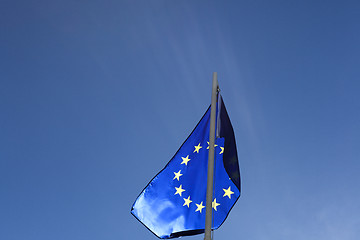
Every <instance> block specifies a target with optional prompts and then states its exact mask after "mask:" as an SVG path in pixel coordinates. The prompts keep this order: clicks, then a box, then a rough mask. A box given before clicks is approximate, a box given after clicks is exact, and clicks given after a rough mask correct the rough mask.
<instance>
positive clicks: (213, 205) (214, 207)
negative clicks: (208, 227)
mask: <svg viewBox="0 0 360 240" xmlns="http://www.w3.org/2000/svg"><path fill="white" fill-rule="evenodd" d="M219 205H220V203H217V202H216V198H214V201H213V202H212V208H213V209H215V211H217V209H216V207H217V206H219Z"/></svg>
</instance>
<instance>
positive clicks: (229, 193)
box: [223, 187, 234, 199]
mask: <svg viewBox="0 0 360 240" xmlns="http://www.w3.org/2000/svg"><path fill="white" fill-rule="evenodd" d="M223 190H224V192H225V193H224V196H223V197H225V196H228V197H229V199H231V194H234V192H233V191H231V190H230V187H229V188H228V189H225V188H223Z"/></svg>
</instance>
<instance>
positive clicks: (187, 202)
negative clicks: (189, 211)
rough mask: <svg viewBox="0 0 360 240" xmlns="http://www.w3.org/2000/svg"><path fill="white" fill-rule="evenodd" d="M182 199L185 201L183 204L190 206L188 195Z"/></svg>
mask: <svg viewBox="0 0 360 240" xmlns="http://www.w3.org/2000/svg"><path fill="white" fill-rule="evenodd" d="M184 201H185V203H184V205H183V206H185V205H186V206H187V207H188V208H189V207H190V203H191V202H192V201H191V200H190V196H189V197H188V198H184Z"/></svg>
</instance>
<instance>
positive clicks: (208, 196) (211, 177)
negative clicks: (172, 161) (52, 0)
mask: <svg viewBox="0 0 360 240" xmlns="http://www.w3.org/2000/svg"><path fill="white" fill-rule="evenodd" d="M217 89H218V81H217V73H216V72H214V73H213V84H212V95H211V113H210V134H209V135H210V136H209V159H208V174H207V188H206V215H205V238H204V240H211V227H212V198H213V189H214V186H213V185H214V145H215V119H216V100H217V98H216V96H217Z"/></svg>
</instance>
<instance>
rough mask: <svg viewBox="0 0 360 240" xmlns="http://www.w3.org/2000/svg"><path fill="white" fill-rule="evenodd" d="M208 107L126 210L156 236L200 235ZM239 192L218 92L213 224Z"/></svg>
mask: <svg viewBox="0 0 360 240" xmlns="http://www.w3.org/2000/svg"><path fill="white" fill-rule="evenodd" d="M209 128H210V107H209V108H208V110H207V111H206V113H205V114H204V116H203V117H202V119H201V120H200V122H199V123H198V124H197V126H196V127H195V129H194V130H193V132H192V133H191V134H190V136H189V137H188V138H187V139H186V141H185V142H184V143H183V144H182V146H181V147H180V149H179V150H178V151H177V153H176V154H175V155H174V157H173V158H172V159H171V160H170V162H169V163H168V164H167V165H166V166H165V168H164V169H163V170H161V171H160V173H158V174H157V175H156V176H155V177H154V178H153V179H152V180H151V181H150V183H149V184H148V185H147V186H146V187H145V189H144V190H143V191H142V192H141V193H140V195H139V196H138V198H137V199H136V201H135V203H134V205H133V206H132V209H131V213H132V214H133V215H134V216H135V217H136V218H137V219H138V220H139V221H140V222H141V223H143V224H144V225H145V226H146V227H147V228H148V229H149V230H150V231H151V232H153V233H154V234H155V235H156V236H157V237H159V238H163V239H166V238H176V237H181V236H188V235H195V234H199V233H203V232H204V229H205V205H206V186H207V165H208V164H207V163H208V154H209ZM239 196H240V172H239V164H238V158H237V150H236V143H235V136H234V131H233V128H232V126H231V122H230V119H229V116H228V114H227V111H226V109H225V105H224V103H223V101H222V98H221V96H220V95H219V97H218V104H217V116H216V140H215V166H214V192H213V201H212V211H213V224H212V229H217V228H218V227H220V225H221V224H222V223H223V222H224V221H225V219H226V217H227V215H228V214H229V212H230V210H231V208H232V207H233V206H234V204H235V202H236V201H237V199H238V198H239Z"/></svg>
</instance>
